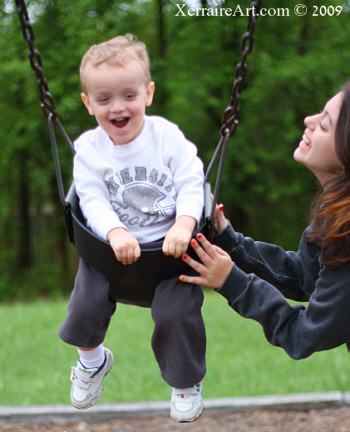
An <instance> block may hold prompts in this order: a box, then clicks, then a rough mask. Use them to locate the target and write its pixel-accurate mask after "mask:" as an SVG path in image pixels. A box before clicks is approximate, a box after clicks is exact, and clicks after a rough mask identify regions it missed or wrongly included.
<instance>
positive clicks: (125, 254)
mask: <svg viewBox="0 0 350 432" xmlns="http://www.w3.org/2000/svg"><path fill="white" fill-rule="evenodd" d="M107 240H108V241H109V243H110V245H111V246H112V249H113V251H114V254H115V256H116V258H117V260H118V261H120V262H121V263H122V264H124V265H126V264H132V263H134V262H136V261H137V260H138V259H139V258H140V256H141V248H140V245H139V242H138V241H137V239H136V238H135V237H134V236H133V235H132V234H130V233H129V232H128V231H126V230H125V229H124V228H114V229H112V230H111V231H109V233H108V234H107Z"/></svg>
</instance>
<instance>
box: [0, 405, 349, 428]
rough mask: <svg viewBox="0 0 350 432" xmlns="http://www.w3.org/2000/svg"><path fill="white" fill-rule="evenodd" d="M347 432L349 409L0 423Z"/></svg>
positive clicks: (0, 425) (10, 425) (15, 425)
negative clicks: (181, 419)
mask: <svg viewBox="0 0 350 432" xmlns="http://www.w3.org/2000/svg"><path fill="white" fill-rule="evenodd" d="M179 430H181V431H182V430H183V431H186V430H189V431H191V432H299V431H300V432H350V407H349V406H341V407H330V408H328V409H326V408H322V409H311V410H307V411H273V410H261V411H259V410H258V411H248V412H239V413H238V412H230V411H228V410H213V411H207V412H206V411H204V413H203V414H202V416H201V417H200V418H199V419H198V420H197V421H196V422H193V423H176V422H174V421H173V420H171V419H170V418H168V417H164V416H162V415H161V416H153V417H140V418H135V417H133V418H122V419H115V420H109V421H105V422H104V421H103V422H98V423H94V422H91V423H90V422H85V421H84V422H83V421H80V422H76V423H72V422H66V423H50V422H45V423H26V424H23V423H0V432H161V431H166V432H171V431H179Z"/></svg>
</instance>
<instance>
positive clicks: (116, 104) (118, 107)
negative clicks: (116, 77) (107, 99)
mask: <svg viewBox="0 0 350 432" xmlns="http://www.w3.org/2000/svg"><path fill="white" fill-rule="evenodd" d="M123 109H124V106H123V104H122V103H121V101H120V100H114V101H113V103H112V107H111V111H112V112H115V113H118V112H122V111H123Z"/></svg>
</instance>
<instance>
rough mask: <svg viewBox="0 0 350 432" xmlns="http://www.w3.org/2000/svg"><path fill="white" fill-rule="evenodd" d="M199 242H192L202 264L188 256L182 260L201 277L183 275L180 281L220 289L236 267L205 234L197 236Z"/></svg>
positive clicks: (184, 256)
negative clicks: (233, 267)
mask: <svg viewBox="0 0 350 432" xmlns="http://www.w3.org/2000/svg"><path fill="white" fill-rule="evenodd" d="M197 240H198V241H196V240H195V239H193V240H191V246H192V248H193V249H194V251H195V252H196V254H197V255H198V258H199V259H200V260H201V263H200V262H198V261H196V260H194V259H192V258H191V257H190V256H188V255H183V256H182V259H183V260H184V261H185V263H187V264H188V265H189V266H190V267H192V268H193V270H195V271H196V272H197V273H199V276H187V275H181V276H180V277H179V279H180V281H182V282H188V283H194V284H196V285H205V286H207V287H210V288H220V287H221V285H222V284H223V283H224V282H225V280H226V278H227V276H228V275H229V273H230V271H231V269H232V266H233V265H234V264H233V262H232V260H231V257H230V255H229V254H228V253H226V252H225V251H223V250H222V249H220V248H219V247H218V246H215V245H212V244H211V243H210V242H209V241H208V240H207V239H206V238H205V237H204V235H203V234H197ZM198 242H199V243H198Z"/></svg>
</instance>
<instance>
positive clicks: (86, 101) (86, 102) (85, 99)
mask: <svg viewBox="0 0 350 432" xmlns="http://www.w3.org/2000/svg"><path fill="white" fill-rule="evenodd" d="M80 96H81V100H82V101H83V103H84V105H85V106H86V109H87V110H88V111H89V114H90V115H92V116H93V115H94V111H93V109H92V106H91V104H90V99H89V96H88V95H87V94H86V93H81V94H80Z"/></svg>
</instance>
